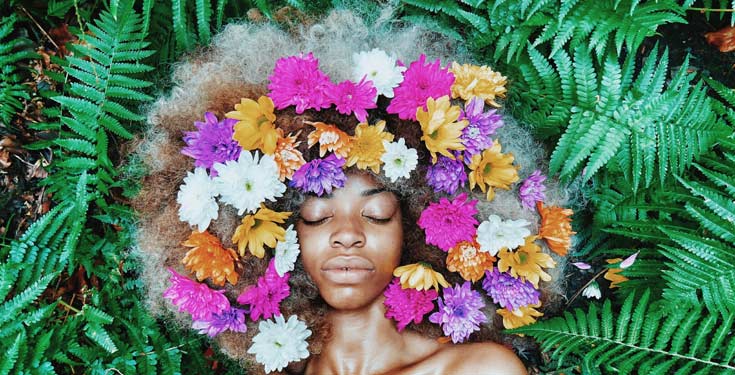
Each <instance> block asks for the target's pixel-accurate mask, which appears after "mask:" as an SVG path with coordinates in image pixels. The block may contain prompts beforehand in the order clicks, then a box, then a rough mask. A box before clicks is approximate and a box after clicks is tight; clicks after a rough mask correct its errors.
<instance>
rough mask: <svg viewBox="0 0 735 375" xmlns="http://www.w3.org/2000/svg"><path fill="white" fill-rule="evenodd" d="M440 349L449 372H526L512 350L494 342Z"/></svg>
mask: <svg viewBox="0 0 735 375" xmlns="http://www.w3.org/2000/svg"><path fill="white" fill-rule="evenodd" d="M441 351H442V356H443V357H445V358H444V359H445V360H446V369H447V373H450V374H488V375H525V374H527V372H526V366H524V365H523V362H521V360H520V359H519V358H518V356H516V355H515V353H513V351H512V350H510V349H508V348H506V347H504V346H503V345H500V344H496V343H494V342H482V343H472V344H462V345H451V346H448V347H446V348H444V349H442V350H441Z"/></svg>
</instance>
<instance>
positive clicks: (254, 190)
mask: <svg viewBox="0 0 735 375" xmlns="http://www.w3.org/2000/svg"><path fill="white" fill-rule="evenodd" d="M258 158H259V154H258V152H257V151H256V152H255V155H253V154H251V153H250V152H248V151H242V152H241V153H240V157H239V158H238V159H237V161H235V160H229V161H227V162H225V164H222V163H216V164H214V169H215V170H217V177H215V178H214V184H215V186H216V189H217V192H218V193H219V194H220V196H221V198H220V199H221V200H222V202H225V203H227V204H230V205H232V206H234V207H235V208H237V214H238V215H242V214H243V213H245V212H246V211H247V212H255V210H257V209H258V208H259V207H260V204H261V203H263V202H265V200H266V199H267V200H269V201H275V200H276V198H278V197H280V196H282V195H283V193H284V192H285V191H286V185H284V184H283V183H282V182H281V181H279V180H278V165H277V164H276V161H275V160H274V159H273V157H272V156H270V155H263V157H262V158H260V160H258Z"/></svg>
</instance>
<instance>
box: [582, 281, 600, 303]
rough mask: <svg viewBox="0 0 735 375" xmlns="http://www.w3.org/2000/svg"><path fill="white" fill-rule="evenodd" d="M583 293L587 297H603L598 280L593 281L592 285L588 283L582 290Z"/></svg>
mask: <svg viewBox="0 0 735 375" xmlns="http://www.w3.org/2000/svg"><path fill="white" fill-rule="evenodd" d="M582 295H583V296H585V297H587V298H592V297H594V298H597V299H600V298H602V292H600V285H599V284H597V281H593V282H592V283H591V284H590V285H588V286H587V287H586V288H584V290H583V291H582Z"/></svg>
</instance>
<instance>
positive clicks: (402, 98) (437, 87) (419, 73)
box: [386, 54, 454, 121]
mask: <svg viewBox="0 0 735 375" xmlns="http://www.w3.org/2000/svg"><path fill="white" fill-rule="evenodd" d="M425 63H426V55H424V54H422V55H421V56H420V57H419V59H418V60H416V61H414V62H412V63H411V65H409V67H408V69H407V70H406V71H405V72H404V73H403V82H401V84H400V85H398V87H396V88H395V89H394V90H393V92H394V97H393V100H391V102H390V104H389V105H388V108H386V111H387V112H388V113H397V114H398V117H400V118H401V119H403V120H408V119H411V120H414V121H416V110H417V109H418V108H419V107H421V108H424V109H426V100H427V99H429V98H434V99H439V98H441V97H442V96H444V95H451V94H452V90H451V89H452V84H453V83H454V74H452V73H451V72H450V71H449V67H447V68H444V69H442V66H441V63H440V62H439V59H436V61H434V62H433V63H429V64H428V65H424V64H425Z"/></svg>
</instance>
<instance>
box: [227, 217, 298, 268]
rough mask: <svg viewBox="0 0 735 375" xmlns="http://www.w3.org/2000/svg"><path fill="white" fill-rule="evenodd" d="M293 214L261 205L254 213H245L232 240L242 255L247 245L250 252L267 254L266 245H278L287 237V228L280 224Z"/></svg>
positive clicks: (272, 246)
mask: <svg viewBox="0 0 735 375" xmlns="http://www.w3.org/2000/svg"><path fill="white" fill-rule="evenodd" d="M290 215H291V213H290V212H276V211H273V210H270V209H268V208H266V207H265V206H264V205H260V208H259V209H258V211H257V212H256V213H255V214H253V215H245V217H244V218H242V224H240V225H238V227H237V228H236V229H235V234H233V235H232V242H235V243H237V250H238V251H239V252H240V256H244V255H245V247H246V246H247V248H248V250H250V253H251V254H253V255H255V256H256V257H258V258H263V256H265V248H264V245H265V246H268V247H270V248H274V247H276V244H277V243H278V241H283V240H285V239H286V237H285V236H286V230H285V229H283V228H282V227H280V226H278V224H277V223H279V224H283V223H284V222H285V221H286V219H287V218H288V217H289V216H290Z"/></svg>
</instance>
